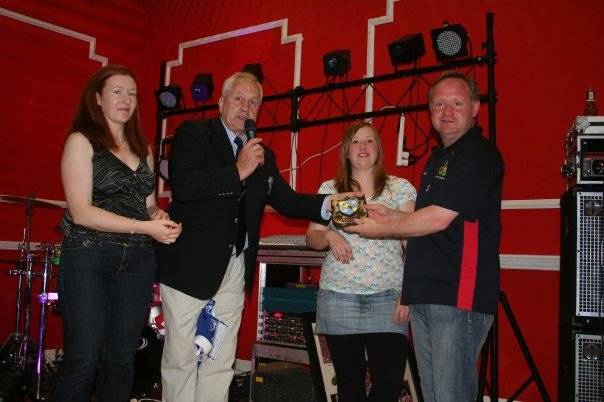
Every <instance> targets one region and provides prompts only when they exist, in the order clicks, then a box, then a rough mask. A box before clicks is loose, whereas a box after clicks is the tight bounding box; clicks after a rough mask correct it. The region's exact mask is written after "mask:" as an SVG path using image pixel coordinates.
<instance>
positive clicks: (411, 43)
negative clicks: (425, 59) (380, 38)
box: [388, 33, 426, 67]
mask: <svg viewBox="0 0 604 402" xmlns="http://www.w3.org/2000/svg"><path fill="white" fill-rule="evenodd" d="M388 53H389V54H390V62H391V63H392V66H393V67H396V66H398V65H399V64H406V63H413V62H414V61H416V60H418V59H419V58H420V57H422V56H423V55H425V54H426V48H425V46H424V37H423V35H422V34H421V33H414V34H409V35H405V36H402V37H400V38H398V39H397V40H395V41H394V42H392V43H390V44H389V45H388Z"/></svg>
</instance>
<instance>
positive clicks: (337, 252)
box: [325, 229, 353, 264]
mask: <svg viewBox="0 0 604 402" xmlns="http://www.w3.org/2000/svg"><path fill="white" fill-rule="evenodd" d="M325 239H326V240H327V242H328V243H329V248H330V249H331V253H332V254H333V256H334V257H335V259H336V260H338V261H340V262H343V263H344V264H348V263H349V262H350V261H352V260H353V256H352V248H350V244H348V241H346V239H345V238H344V236H342V235H341V234H339V233H338V232H336V231H334V230H331V229H330V230H328V231H327V232H326V233H325Z"/></svg>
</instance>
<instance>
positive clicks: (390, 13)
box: [365, 0, 398, 112]
mask: <svg viewBox="0 0 604 402" xmlns="http://www.w3.org/2000/svg"><path fill="white" fill-rule="evenodd" d="M395 1H398V0H386V15H383V16H381V17H375V18H370V19H368V20H367V64H366V65H367V68H366V72H365V78H368V77H373V76H374V73H375V27H376V26H378V25H382V24H389V23H391V22H392V21H394V2H395ZM372 110H373V87H372V86H371V85H368V86H367V89H366V91H365V112H371V111H372Z"/></svg>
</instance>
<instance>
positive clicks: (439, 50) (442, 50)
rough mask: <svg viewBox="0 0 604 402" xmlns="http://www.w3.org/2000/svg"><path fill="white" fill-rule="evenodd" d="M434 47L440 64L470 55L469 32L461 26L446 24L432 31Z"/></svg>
mask: <svg viewBox="0 0 604 402" xmlns="http://www.w3.org/2000/svg"><path fill="white" fill-rule="evenodd" d="M432 47H433V48H434V53H435V54H436V60H438V61H439V62H442V61H447V60H451V59H457V58H460V57H465V56H467V55H468V31H466V29H465V28H464V27H463V26H461V24H455V25H449V24H448V23H446V22H445V24H444V25H443V26H442V27H441V28H437V29H433V30H432Z"/></svg>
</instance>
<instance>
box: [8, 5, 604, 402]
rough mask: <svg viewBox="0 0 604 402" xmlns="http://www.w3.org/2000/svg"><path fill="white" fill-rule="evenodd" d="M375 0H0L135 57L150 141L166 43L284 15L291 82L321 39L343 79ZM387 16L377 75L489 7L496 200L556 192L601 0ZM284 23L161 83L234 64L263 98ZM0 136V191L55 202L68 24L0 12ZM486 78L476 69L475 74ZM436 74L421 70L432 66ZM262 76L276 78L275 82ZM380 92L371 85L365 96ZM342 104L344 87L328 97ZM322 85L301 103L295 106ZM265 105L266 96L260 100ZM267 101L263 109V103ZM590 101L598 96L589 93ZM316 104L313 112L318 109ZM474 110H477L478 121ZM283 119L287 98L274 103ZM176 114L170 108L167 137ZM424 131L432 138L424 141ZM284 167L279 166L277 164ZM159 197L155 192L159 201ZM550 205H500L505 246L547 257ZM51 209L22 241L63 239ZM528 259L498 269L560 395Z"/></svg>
mask: <svg viewBox="0 0 604 402" xmlns="http://www.w3.org/2000/svg"><path fill="white" fill-rule="evenodd" d="M387 3H388V2H387V1H386V0H375V1H371V2H369V1H363V0H333V1H330V2H319V1H294V0H278V1H277V0H264V1H262V2H258V1H243V0H238V1H234V0H223V1H167V0H156V1H153V2H145V1H140V0H120V1H116V0H103V1H92V0H86V1H79V2H71V1H67V0H53V1H45V2H41V1H34V0H4V1H3V2H2V4H0V7H2V8H4V9H7V10H10V11H13V12H16V13H19V14H21V15H24V16H28V17H31V18H33V19H38V20H41V21H44V22H46V23H50V24H54V25H56V26H58V27H63V28H65V29H68V30H71V31H75V32H79V33H81V34H85V35H88V36H90V37H93V38H95V40H96V53H97V54H99V55H102V56H105V57H108V58H109V62H111V63H124V64H127V65H130V66H131V67H133V68H134V70H135V71H136V72H137V74H138V76H139V81H140V88H139V90H140V91H139V92H140V103H141V109H142V116H143V123H144V128H145V131H146V133H147V135H148V136H149V138H150V139H153V138H154V133H155V128H156V122H155V119H154V115H155V99H154V97H153V91H154V90H155V89H156V88H157V86H158V83H159V73H160V61H162V60H164V61H169V60H175V59H177V58H178V44H179V43H183V42H187V41H192V40H195V39H199V38H205V37H209V36H212V35H216V34H220V33H225V32H229V31H233V30H237V29H242V28H246V27H250V26H255V25H258V24H263V23H267V22H271V21H275V20H281V19H287V21H288V27H287V32H285V34H287V35H293V34H301V35H302V37H303V42H302V57H301V70H300V73H301V82H300V83H301V85H303V86H304V87H306V88H310V87H314V86H319V85H323V84H324V83H325V78H324V76H323V73H322V62H321V58H322V56H323V54H325V53H326V52H328V51H331V50H333V49H341V48H349V49H350V50H351V53H352V69H351V71H350V73H349V79H356V78H361V77H363V76H364V75H365V74H366V52H367V20H368V19H370V18H376V17H381V16H384V15H385V14H386V4H387ZM393 10H394V12H393V21H392V22H391V23H387V24H383V25H378V26H376V29H375V74H376V75H379V74H385V73H388V72H391V71H392V67H391V65H390V62H389V58H388V54H387V51H386V47H387V44H388V43H389V42H391V41H392V40H394V39H396V38H398V37H400V36H402V35H404V34H407V33H414V32H422V33H423V34H424V40H425V43H426V50H427V52H426V56H425V57H424V58H423V59H422V60H421V61H420V62H421V65H424V66H428V65H432V64H434V63H435V59H434V56H433V55H432V51H431V41H430V36H429V34H430V29H432V28H435V27H438V26H439V25H441V24H442V22H443V21H444V20H447V21H449V22H451V23H457V22H459V23H462V24H463V25H464V26H465V27H466V28H467V29H468V32H469V34H470V37H471V42H472V48H473V53H474V54H475V55H478V54H482V52H483V50H482V49H481V43H482V42H483V41H484V40H485V37H486V28H485V25H486V24H485V14H486V13H487V12H489V11H492V12H494V13H495V32H494V34H495V43H496V51H497V65H496V88H497V92H498V104H497V143H498V146H499V148H500V149H501V151H502V153H503V155H504V158H505V162H506V180H505V185H504V198H505V199H506V200H518V199H520V200H535V199H552V198H554V199H555V198H558V197H559V196H560V195H561V193H562V192H563V191H564V189H565V185H564V181H563V180H562V179H561V178H560V176H559V174H558V172H559V166H560V164H561V162H562V158H563V139H564V135H565V133H566V131H567V129H568V128H569V126H570V122H571V120H572V119H573V118H574V117H575V116H576V115H579V114H580V113H581V112H582V110H583V105H584V98H585V90H586V88H587V87H588V86H589V85H592V86H593V87H594V88H595V89H596V91H597V93H596V95H597V96H598V95H599V96H600V98H602V96H604V76H603V75H602V73H601V70H602V67H601V66H602V65H604V60H603V59H604V44H603V43H602V41H601V40H599V37H600V35H599V32H598V31H597V29H598V28H597V27H599V26H600V25H601V24H600V22H601V19H602V16H603V15H604V3H603V2H601V1H599V0H583V1H581V2H570V1H567V0H552V1H547V2H546V1H533V2H509V1H497V2H496V1H484V0H468V1H464V2H459V1H455V0H433V1H410V0H401V1H397V2H395V3H394V6H393ZM281 36H282V32H281V29H270V30H266V31H263V32H259V33H254V34H248V35H245V36H240V37H238V38H237V39H229V40H223V41H216V42H214V43H211V44H206V45H202V46H196V47H191V48H188V49H185V50H184V51H183V53H182V55H183V64H182V66H179V67H174V68H173V69H172V75H171V82H173V83H177V84H180V85H181V86H182V87H183V89H184V90H185V96H186V97H187V100H186V104H187V105H188V106H192V101H191V100H190V99H189V97H188V92H187V90H188V86H189V84H190V82H191V81H192V79H193V77H194V76H195V75H196V74H197V73H200V72H211V73H213V75H214V81H215V83H217V87H218V88H217V89H216V90H215V99H214V101H215V100H216V99H217V96H218V94H219V92H220V90H219V87H220V83H221V82H222V80H223V79H224V78H225V77H226V76H228V75H230V74H231V73H232V72H234V71H236V70H239V69H241V67H242V66H243V65H244V64H246V63H253V62H260V63H262V66H263V69H264V73H265V76H266V82H265V85H264V88H265V94H271V93H273V92H275V91H276V92H283V91H285V90H287V89H290V88H291V87H292V85H293V76H294V70H293V63H294V60H295V54H294V45H293V44H291V43H289V44H281ZM0 55H1V57H2V63H0V73H1V76H2V77H3V80H1V81H0V106H1V107H0V121H2V124H3V125H2V128H1V130H2V131H1V134H0V136H1V137H0V138H1V139H2V141H1V142H2V144H3V148H4V163H3V167H4V168H3V169H2V171H0V193H1V194H11V195H27V194H30V193H33V194H35V195H36V196H38V197H41V198H49V199H63V195H62V188H61V184H60V178H59V159H60V152H61V146H62V142H63V139H64V136H65V133H66V130H67V127H68V125H69V120H70V118H71V115H72V113H73V110H74V108H75V105H76V102H77V97H78V96H79V94H80V91H81V89H82V87H83V84H84V82H85V80H86V78H87V77H88V76H89V75H90V74H91V72H92V71H94V70H95V69H96V68H98V67H99V66H100V63H99V62H97V61H94V60H90V59H89V43H88V42H87V41H85V40H81V39H75V38H72V37H70V36H68V35H66V34H65V33H57V32H52V31H49V30H48V29H43V28H41V27H37V26H34V25H31V24H28V23H25V22H23V21H18V20H15V19H13V18H8V17H6V16H3V15H0ZM472 73H473V74H475V76H476V78H477V79H478V81H479V84H480V85H481V87H482V88H483V89H484V88H486V81H485V73H484V69H481V68H477V69H476V70H475V71H473V72H472ZM428 78H429V79H431V78H433V77H432V76H430V77H428ZM409 83H410V80H408V79H407V80H400V82H399V81H397V82H388V83H384V84H379V85H378V86H377V87H376V95H374V109H379V108H381V107H384V106H386V105H387V104H388V103H394V102H396V101H397V100H398V98H399V96H400V95H399V94H400V93H402V92H403V91H404V90H405V89H406V88H407V86H408V85H409ZM271 87H274V90H273V89H272V88H271ZM378 91H379V93H380V95H377V92H378ZM425 91H426V83H420V84H419V85H418V87H417V88H416V89H414V90H412V91H411V95H410V96H409V97H407V98H404V99H403V101H402V102H401V103H400V104H403V105H404V104H408V103H411V102H416V101H421V100H422V99H425ZM334 96H335V97H336V99H339V100H341V97H340V96H341V94H335V95H334ZM346 96H347V101H348V102H349V104H353V103H354V101H355V100H356V99H357V98H358V97H360V100H359V101H358V103H357V104H356V106H355V107H353V108H352V111H354V112H360V111H362V110H363V108H364V97H363V96H362V94H361V93H360V92H358V91H357V92H355V91H354V90H352V91H350V92H348V93H347V95H346ZM317 101H319V98H318V97H314V98H312V97H309V98H308V99H306V100H305V101H304V102H303V105H302V115H307V114H308V113H309V112H310V111H311V109H313V104H314V103H316V102H317ZM266 107H269V105H268V104H267V105H266ZM270 107H274V106H270ZM600 108H601V109H600V110H602V108H604V101H602V100H600ZM336 109H337V107H336V106H335V105H334V104H332V105H331V106H329V104H327V103H323V104H322V106H321V107H317V108H315V109H314V112H313V113H314V114H315V117H318V116H322V117H327V116H329V115H331V116H333V115H335V114H336V113H337V110H336ZM317 110H318V111H317ZM485 112H486V109H483V113H482V115H481V117H480V121H481V123H482V124H483V125H486V113H485ZM271 113H273V114H275V115H277V116H278V117H279V118H280V119H285V120H287V118H288V116H289V114H288V113H289V112H288V109H287V105H286V104H284V105H280V106H279V107H278V108H276V109H271ZM410 117H413V118H416V119H417V120H418V121H419V122H420V128H419V129H414V128H413V127H412V126H411V125H408V126H407V137H408V145H409V146H414V145H418V144H420V143H421V142H422V141H424V139H425V134H424V133H422V130H423V131H424V132H427V131H428V128H429V125H428V120H427V118H426V115H425V114H424V113H419V114H417V115H411V116H408V120H409V118H410ZM179 121H180V119H179V118H173V119H170V121H169V122H168V133H171V132H172V131H173V130H174V128H175V127H176V125H177V124H178V122H179ZM396 122H397V118H396V117H394V116H392V117H387V118H381V119H376V120H375V121H374V123H375V124H376V125H377V126H378V127H381V128H382V138H383V141H384V144H385V147H386V158H387V165H388V167H389V169H390V171H391V173H393V174H396V175H400V176H403V177H406V178H409V179H410V180H412V181H413V182H414V183H417V181H418V177H419V174H420V172H421V167H422V166H423V163H424V162H425V158H422V159H421V160H420V162H419V163H418V165H416V166H415V167H408V168H396V167H395V166H394V158H395V153H396V152H395V146H396V135H395V128H396ZM263 124H264V125H267V124H271V118H270V113H268V112H266V111H264V112H262V113H261V116H260V119H259V125H263ZM343 127H344V125H343V124H334V125H331V126H329V127H318V128H313V129H307V130H304V131H302V133H301V134H300V138H299V147H298V151H297V157H298V160H299V161H303V160H305V159H307V158H309V157H311V156H312V155H315V154H317V153H321V152H322V151H325V150H327V149H329V148H331V147H332V146H334V145H336V144H337V143H338V141H339V139H340V136H341V133H342V129H343ZM262 137H263V138H264V140H265V142H267V143H269V144H270V145H271V146H272V147H273V149H275V151H276V153H277V155H278V162H279V165H280V166H281V168H282V169H285V168H287V167H288V166H289V161H290V157H291V151H290V140H289V134H288V133H286V132H278V133H273V134H263V135H262ZM433 144H434V143H433V142H432V143H430V145H433ZM336 158H337V150H333V151H331V152H329V153H326V154H325V155H323V156H322V157H317V158H314V159H311V160H310V161H308V163H306V164H305V165H304V166H303V167H301V168H300V169H299V170H298V171H297V178H298V189H301V190H304V191H309V192H314V191H315V190H316V188H317V186H318V184H319V183H320V182H321V181H322V180H325V179H326V178H329V177H331V176H333V174H334V170H335V166H336ZM284 175H285V176H286V177H289V176H288V173H285V174H284ZM164 202H165V201H164ZM0 214H1V216H2V224H1V225H0V241H7V242H17V241H20V240H21V236H22V229H23V225H24V208H23V207H22V206H18V205H9V204H3V203H0ZM558 215H559V210H558V209H539V210H505V211H504V213H503V223H504V232H503V241H502V247H501V252H502V253H504V254H530V255H558V254H559V236H558V233H559V228H558V227H559V217H558ZM59 220H60V212H59V211H53V210H44V209H35V210H34V217H33V225H32V240H34V241H53V242H57V241H60V234H59V233H58V232H57V230H56V225H57V224H58V222H59ZM304 229H305V223H303V222H293V221H290V220H286V219H284V218H281V217H278V216H275V215H274V214H269V215H268V216H267V217H266V218H265V221H264V224H263V227H262V233H263V235H269V234H274V233H303V231H304ZM15 256H16V253H15V252H14V251H12V252H11V251H0V259H1V258H14V257H15ZM10 267H11V266H10V264H5V263H0V270H1V271H0V311H1V313H0V338H2V337H3V336H5V335H6V334H8V333H9V332H10V331H11V330H12V326H13V321H12V320H13V312H14V299H15V289H14V288H15V278H14V277H12V276H8V275H6V274H5V272H3V271H6V270H8V269H9V268H10ZM530 268H531V267H527V269H519V270H509V269H504V270H503V273H502V279H503V281H502V286H503V290H504V291H505V292H506V293H507V295H508V298H509V301H510V304H511V305H512V308H513V309H514V313H515V314H516V318H517V320H518V322H519V324H520V326H521V328H522V330H523V332H524V335H525V338H526V341H527V342H528V345H529V347H530V349H531V352H532V353H533V355H534V357H535V360H536V362H537V365H538V367H539V369H540V372H541V375H542V376H543V378H544V380H545V382H546V385H547V387H548V390H549V392H550V394H551V396H552V397H555V394H556V376H557V374H556V373H557V321H558V319H557V314H558V313H557V311H558V302H557V300H558V296H557V293H558V272H557V271H556V270H550V271H538V270H532V269H530ZM249 306H251V308H247V309H246V311H245V313H244V314H245V317H244V325H243V328H242V330H241V336H240V344H239V347H240V348H239V352H238V357H240V358H244V359H247V358H249V356H250V345H251V343H252V341H253V339H254V330H255V327H254V325H255V316H254V313H255V312H254V311H253V308H254V306H255V300H254V301H253V302H252V303H251V304H250V305H249ZM49 325H50V329H51V331H50V332H51V333H50V336H49V340H48V345H49V346H60V343H61V339H60V318H58V317H52V319H51V320H50V322H49ZM500 334H501V337H500V342H501V345H500V346H501V356H500V372H501V374H502V375H501V379H500V382H501V395H502V396H506V395H510V394H511V393H512V392H513V391H515V390H516V388H518V386H519V385H520V383H521V382H522V381H524V379H526V377H527V376H528V368H527V367H526V364H525V363H524V361H523V359H522V357H521V354H520V353H519V350H518V348H517V346H516V345H515V342H514V339H513V337H512V336H511V332H510V328H509V325H508V324H507V323H505V322H502V325H501V333H500ZM519 399H520V400H522V401H535V400H539V398H538V394H537V393H536V390H535V387H534V385H533V386H531V387H529V389H528V390H527V391H526V392H525V393H524V394H522V395H521V397H520V398H519Z"/></svg>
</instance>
